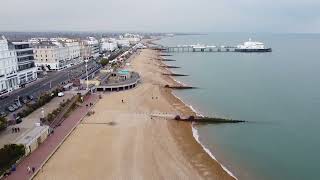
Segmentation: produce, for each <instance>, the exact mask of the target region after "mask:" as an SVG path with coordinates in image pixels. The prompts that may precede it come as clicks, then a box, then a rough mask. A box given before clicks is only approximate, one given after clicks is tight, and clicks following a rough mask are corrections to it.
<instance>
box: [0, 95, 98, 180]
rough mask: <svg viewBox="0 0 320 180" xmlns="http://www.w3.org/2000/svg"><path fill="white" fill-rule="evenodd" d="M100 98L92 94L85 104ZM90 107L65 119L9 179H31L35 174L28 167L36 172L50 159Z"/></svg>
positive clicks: (77, 111)
mask: <svg viewBox="0 0 320 180" xmlns="http://www.w3.org/2000/svg"><path fill="white" fill-rule="evenodd" d="M97 100H98V95H91V96H89V97H87V98H86V99H85V102H84V104H89V103H90V102H92V103H94V104H95V103H96V102H97ZM89 110H90V107H86V106H81V107H79V108H77V109H76V110H75V111H74V112H73V113H72V114H71V115H70V116H69V117H68V118H67V119H65V120H64V121H63V123H62V124H61V126H59V127H57V128H56V129H55V130H54V134H52V135H51V136H49V137H48V138H47V139H46V140H45V142H44V143H42V144H41V145H40V146H39V147H38V148H37V149H36V150H35V151H34V152H32V153H31V154H30V155H29V156H27V157H26V158H25V159H23V161H22V162H21V163H20V164H19V165H18V166H17V170H16V171H15V172H13V173H12V174H11V175H10V176H9V177H7V178H6V179H7V180H24V179H30V178H31V177H32V176H33V174H32V173H30V174H28V173H27V167H28V166H30V167H35V168H36V172H37V171H38V170H39V168H41V166H42V165H44V163H45V162H46V161H47V160H48V157H49V156H51V155H52V154H53V153H54V152H55V150H56V149H57V147H58V146H60V145H61V143H62V142H63V141H64V140H65V137H66V136H68V135H69V133H70V132H71V131H72V130H73V129H74V127H76V126H77V124H78V123H79V121H80V120H82V119H83V117H84V116H85V115H86V114H87V112H88V111H89Z"/></svg>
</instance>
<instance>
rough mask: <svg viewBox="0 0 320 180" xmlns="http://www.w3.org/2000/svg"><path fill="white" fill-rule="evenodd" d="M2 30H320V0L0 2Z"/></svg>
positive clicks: (67, 0) (5, 0)
mask: <svg viewBox="0 0 320 180" xmlns="http://www.w3.org/2000/svg"><path fill="white" fill-rule="evenodd" d="M0 8H1V10H0V31H52V30H58V31H59V30H69V31H70V30H71V31H147V32H155V31H157V32H312V33H317V32H320V0H277V1H276V0H274V1H271V0H269V1H268V0H0Z"/></svg>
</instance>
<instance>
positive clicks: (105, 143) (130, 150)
mask: <svg viewBox="0 0 320 180" xmlns="http://www.w3.org/2000/svg"><path fill="white" fill-rule="evenodd" d="M157 58H159V57H158V54H157V52H156V51H152V50H143V51H142V52H141V54H140V55H137V56H135V57H134V58H132V62H131V65H130V67H129V69H134V70H135V71H137V72H139V73H140V75H141V79H142V80H141V83H140V84H139V85H138V86H137V87H136V88H135V89H132V90H127V91H122V92H116V93H108V94H104V95H103V98H102V99H101V100H100V101H99V102H98V103H97V104H96V105H95V107H94V111H95V113H94V114H93V115H91V116H87V117H86V118H85V119H84V120H83V122H82V123H81V124H80V125H79V126H78V127H77V128H76V129H75V131H74V132H73V133H72V134H71V135H70V136H69V138H68V139H67V140H66V141H65V142H64V144H63V145H62V146H61V147H60V149H59V150H58V151H57V152H56V153H55V154H54V155H53V156H52V158H51V159H50V160H49V161H48V162H47V164H46V165H45V166H44V168H43V169H42V170H41V171H40V172H39V174H38V175H37V176H36V178H35V179H46V180H50V179H68V180H69V179H77V180H78V179H84V180H85V179H233V178H232V177H231V176H229V175H228V174H227V173H226V172H225V171H224V170H223V169H222V168H221V166H220V165H219V164H218V163H217V162H216V161H214V160H213V159H212V158H211V157H210V156H209V155H208V154H206V153H205V151H204V150H203V149H202V147H201V146H200V145H199V144H198V143H197V142H196V141H195V139H194V137H193V135H192V130H191V125H190V123H186V122H176V121H173V120H170V118H168V115H175V114H182V115H193V114H194V112H193V111H192V110H191V109H190V108H189V107H188V106H185V105H184V104H183V103H182V102H181V101H180V100H179V99H177V98H175V97H174V96H173V95H172V93H171V90H170V89H164V88H163V86H164V85H166V84H170V85H173V84H175V83H177V82H175V81H174V80H173V79H171V78H170V77H168V76H163V75H162V73H163V72H165V71H168V70H166V69H163V68H160V67H159V66H160V65H161V62H160V61H157V60H156V59H157ZM122 100H124V103H122V102H121V101H122Z"/></svg>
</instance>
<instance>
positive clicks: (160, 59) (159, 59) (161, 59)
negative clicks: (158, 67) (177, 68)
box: [156, 58, 176, 61]
mask: <svg viewBox="0 0 320 180" xmlns="http://www.w3.org/2000/svg"><path fill="white" fill-rule="evenodd" d="M156 60H158V61H176V60H174V59H163V58H158V59H156Z"/></svg>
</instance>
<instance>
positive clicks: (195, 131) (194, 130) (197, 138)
mask: <svg viewBox="0 0 320 180" xmlns="http://www.w3.org/2000/svg"><path fill="white" fill-rule="evenodd" d="M157 56H158V58H161V56H160V55H159V54H157ZM159 64H160V65H162V66H165V65H167V64H166V63H164V62H162V61H160V62H159ZM159 67H160V68H161V69H164V71H166V72H169V73H172V71H171V70H170V69H168V68H165V67H161V66H159ZM167 78H168V79H170V80H171V81H173V82H174V83H176V84H178V85H186V84H185V83H183V82H180V81H178V80H176V79H175V78H174V77H171V76H168V77H167ZM168 93H170V95H171V96H173V97H174V98H176V99H177V100H178V101H180V102H181V103H182V104H183V105H184V106H185V107H186V108H188V109H189V111H191V112H192V113H191V114H190V115H197V116H203V115H202V114H201V113H199V112H198V111H197V110H196V109H194V107H193V106H192V105H190V104H188V103H186V102H184V101H183V100H182V98H181V97H179V96H177V95H176V94H174V91H173V90H170V91H168ZM181 113H182V114H185V113H184V112H181ZM188 113H190V112H188ZM190 127H191V131H192V136H193V138H194V139H193V140H194V141H196V142H197V143H198V144H199V145H200V146H201V148H202V150H203V151H205V153H206V154H208V155H209V156H210V158H211V159H212V160H213V161H215V162H216V163H218V164H219V165H220V166H221V168H222V169H223V170H224V171H225V172H226V173H228V175H230V176H231V177H232V178H234V179H236V180H237V179H238V178H237V177H236V176H235V175H234V174H233V173H232V172H231V171H230V170H228V169H227V168H226V167H225V166H224V165H223V164H222V163H220V162H219V161H218V160H217V158H216V157H215V156H214V155H213V153H212V152H211V151H210V150H209V149H208V148H207V147H206V146H205V145H204V144H202V143H201V141H200V136H199V132H198V129H197V128H196V127H195V125H194V124H190Z"/></svg>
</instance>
